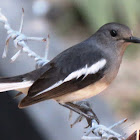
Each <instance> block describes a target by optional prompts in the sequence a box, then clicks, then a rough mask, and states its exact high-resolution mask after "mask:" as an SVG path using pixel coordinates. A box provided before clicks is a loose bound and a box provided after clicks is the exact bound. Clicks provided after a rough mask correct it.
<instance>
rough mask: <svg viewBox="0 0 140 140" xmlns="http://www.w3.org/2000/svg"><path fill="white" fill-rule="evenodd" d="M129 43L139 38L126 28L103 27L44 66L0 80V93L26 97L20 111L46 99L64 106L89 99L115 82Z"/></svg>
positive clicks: (106, 25)
mask: <svg viewBox="0 0 140 140" xmlns="http://www.w3.org/2000/svg"><path fill="white" fill-rule="evenodd" d="M130 43H140V39H139V38H136V37H133V35H132V31H131V30H130V29H129V28H128V27H127V26H125V25H122V24H118V23H108V24H105V25H103V26H102V27H101V28H100V29H99V30H98V31H97V32H96V33H95V34H93V35H92V36H91V37H89V38H88V39H86V40H85V41H83V42H81V43H79V44H77V45H74V46H72V47H70V48H69V49H67V50H65V51H63V52H62V53H60V54H59V55H57V56H56V57H55V58H54V59H52V60H51V61H50V62H49V63H47V64H46V65H44V66H43V67H41V68H39V69H37V70H34V71H32V72H30V73H27V74H24V75H20V76H15V77H8V78H1V79H0V91H1V92H3V91H8V90H17V91H21V92H23V93H25V94H27V95H26V97H25V98H24V99H23V100H22V101H21V102H20V103H19V107H20V108H23V107H26V106H29V105H32V104H35V103H38V102H41V101H44V100H48V99H55V100H56V101H57V102H59V103H61V104H65V103H68V102H74V101H80V100H83V99H87V98H90V97H92V96H95V95H96V94H98V93H100V92H102V91H103V90H104V89H106V88H107V87H108V86H109V85H110V83H111V82H112V81H113V80H114V78H115V77H116V75H117V73H118V70H119V67H120V64H121V61H122V56H123V54H124V51H125V49H126V47H127V46H128V45H129V44H130Z"/></svg>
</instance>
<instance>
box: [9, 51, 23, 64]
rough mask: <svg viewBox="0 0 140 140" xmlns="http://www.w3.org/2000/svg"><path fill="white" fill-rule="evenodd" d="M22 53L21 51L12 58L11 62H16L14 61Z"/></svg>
mask: <svg viewBox="0 0 140 140" xmlns="http://www.w3.org/2000/svg"><path fill="white" fill-rule="evenodd" d="M20 53H21V50H19V51H18V52H17V53H16V54H15V55H14V56H13V57H12V58H11V62H14V61H15V60H16V59H17V58H18V56H19V55H20Z"/></svg>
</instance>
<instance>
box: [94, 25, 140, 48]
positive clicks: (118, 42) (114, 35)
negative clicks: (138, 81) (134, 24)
mask: <svg viewBox="0 0 140 140" xmlns="http://www.w3.org/2000/svg"><path fill="white" fill-rule="evenodd" d="M96 36H98V37H97V38H98V39H99V40H100V41H101V43H102V44H105V46H108V47H111V46H112V47H113V46H116V47H119V48H126V46H128V45H129V44H130V43H140V38H137V37H134V36H133V35H132V31H131V30H130V29H129V27H127V26H125V25H122V24H119V23H108V24H105V25H103V26H102V27H101V28H100V29H99V30H98V31H97V32H96ZM97 38H96V39H97ZM99 40H98V41H99Z"/></svg>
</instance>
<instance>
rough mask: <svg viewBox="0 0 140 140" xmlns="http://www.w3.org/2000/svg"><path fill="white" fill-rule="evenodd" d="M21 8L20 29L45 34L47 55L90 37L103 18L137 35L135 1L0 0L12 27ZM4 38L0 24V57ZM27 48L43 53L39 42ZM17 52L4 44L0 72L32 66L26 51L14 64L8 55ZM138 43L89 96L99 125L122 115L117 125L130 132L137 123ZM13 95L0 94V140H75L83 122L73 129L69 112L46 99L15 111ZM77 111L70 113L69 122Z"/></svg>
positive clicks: (139, 9)
mask: <svg viewBox="0 0 140 140" xmlns="http://www.w3.org/2000/svg"><path fill="white" fill-rule="evenodd" d="M22 7H23V8H24V9H25V18H24V19H25V20H24V30H23V32H24V33H25V34H26V35H28V36H38V37H41V36H42V37H46V36H47V35H48V34H49V35H50V49H49V59H50V60H51V59H52V58H54V57H55V56H56V55H57V54H58V53H60V52H62V51H63V50H65V49H67V48H69V47H70V46H72V45H74V44H77V43H79V42H81V41H83V40H85V39H86V38H88V37H89V36H91V35H92V34H93V33H94V32H95V31H96V30H97V29H98V28H99V27H100V26H102V25H103V24H105V23H108V22H119V23H122V24H126V25H128V26H129V27H130V28H131V29H132V30H133V32H134V35H135V36H139V37H140V14H139V13H140V1H138V0H133V1H132V0H123V1H112V0H106V1H97V0H96V1H95V0H4V1H3V0H0V8H2V12H3V13H4V15H6V17H7V18H8V20H9V23H10V25H11V27H12V28H13V29H16V30H18V29H19V24H20V19H21V13H22V12H21V11H22V10H21V9H22ZM6 37H7V34H6V31H5V29H4V28H3V24H1V23H0V40H1V41H0V46H1V47H0V56H2V53H3V49H4V46H5V39H6ZM28 45H29V46H30V48H31V49H32V50H33V51H35V52H36V53H37V54H39V55H41V56H43V55H44V50H45V47H44V46H45V43H40V42H28ZM16 52H17V50H16V49H15V48H14V46H13V42H12V41H11V42H10V47H9V52H8V57H7V58H6V59H2V58H1V59H0V75H1V76H2V77H7V76H15V75H19V74H23V73H26V72H30V71H32V70H34V69H35V62H34V60H33V59H32V58H29V57H27V55H26V54H22V55H20V57H19V58H18V59H17V60H16V62H14V63H11V62H10V58H11V57H12V56H13V55H14V54H15V53H16ZM139 62H140V45H134V44H133V45H131V46H129V47H128V48H127V51H126V53H125V56H124V59H123V63H122V65H121V68H120V71H119V74H118V77H117V78H116V80H115V81H114V82H113V83H112V85H111V86H110V87H109V88H108V89H107V90H106V91H105V92H103V93H101V94H99V95H97V96H96V97H93V98H91V99H89V101H90V103H91V104H92V107H93V110H94V111H95V112H96V113H97V116H98V117H99V119H100V121H101V123H102V124H104V125H107V126H108V125H111V124H112V123H114V122H116V121H119V120H120V119H123V118H128V119H129V120H128V123H127V124H125V125H124V126H122V127H121V128H118V129H117V131H120V130H121V133H122V134H125V133H126V134H127V135H130V134H131V133H132V132H133V131H135V130H136V129H139V126H140V75H139V72H140V63H139ZM14 96H15V93H13V92H7V93H6V94H5V93H1V94H0V139H1V140H19V139H20V140H24V139H26V140H31V139H34V140H66V139H67V140H79V139H80V138H81V137H82V136H83V134H84V132H85V131H86V130H85V129H84V127H85V126H86V125H87V123H86V121H83V122H81V123H79V124H77V125H76V126H74V127H73V128H70V124H71V123H72V122H73V121H68V115H69V110H68V109H65V108H63V107H61V106H60V105H58V104H57V103H56V102H54V101H52V100H50V101H45V102H41V103H38V104H35V105H33V106H30V107H28V108H26V109H23V110H20V109H18V107H17V105H18V102H19V101H20V99H22V98H23V96H21V97H20V98H18V99H14ZM76 116H77V115H76V114H74V117H73V120H74V118H75V117H76Z"/></svg>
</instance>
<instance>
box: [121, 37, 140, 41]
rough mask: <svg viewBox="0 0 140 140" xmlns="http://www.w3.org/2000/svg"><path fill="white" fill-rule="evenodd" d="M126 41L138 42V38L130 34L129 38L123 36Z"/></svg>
mask: <svg viewBox="0 0 140 140" xmlns="http://www.w3.org/2000/svg"><path fill="white" fill-rule="evenodd" d="M124 40H125V41H126V42H131V43H140V38H137V37H134V36H131V37H130V38H125V39H124Z"/></svg>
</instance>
